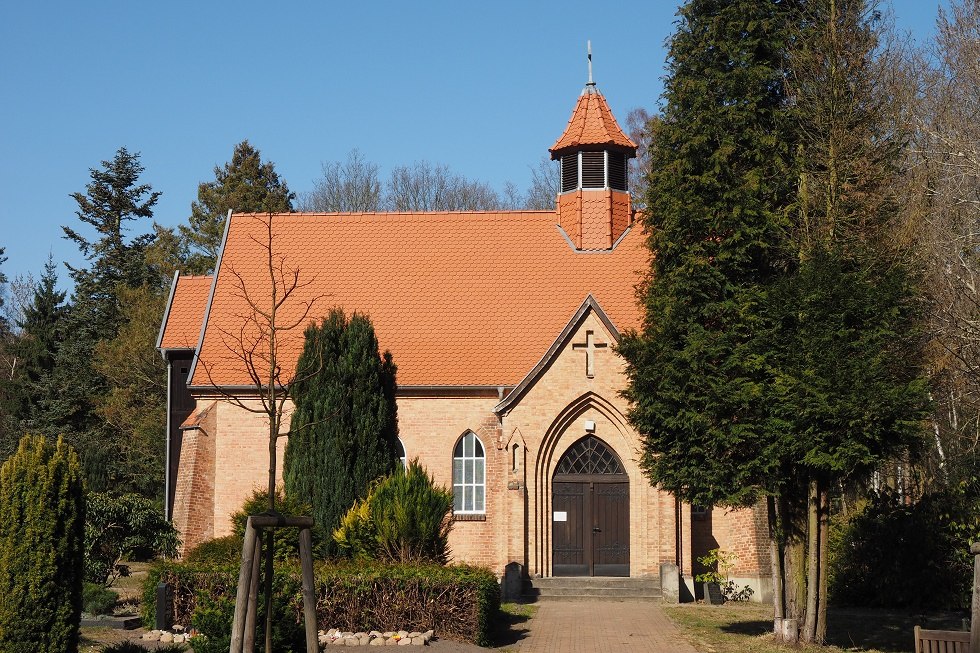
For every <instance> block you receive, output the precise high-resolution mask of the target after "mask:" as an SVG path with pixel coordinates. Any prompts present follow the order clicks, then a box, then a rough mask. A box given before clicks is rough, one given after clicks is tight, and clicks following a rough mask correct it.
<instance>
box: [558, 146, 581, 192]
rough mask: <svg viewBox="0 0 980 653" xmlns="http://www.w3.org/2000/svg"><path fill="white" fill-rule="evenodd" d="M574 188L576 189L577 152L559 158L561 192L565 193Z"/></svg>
mask: <svg viewBox="0 0 980 653" xmlns="http://www.w3.org/2000/svg"><path fill="white" fill-rule="evenodd" d="M576 188H578V152H572V153H571V154H566V155H564V156H562V158H561V192H563V193H567V192H568V191H570V190H575V189H576Z"/></svg>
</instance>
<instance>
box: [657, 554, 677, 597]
mask: <svg viewBox="0 0 980 653" xmlns="http://www.w3.org/2000/svg"><path fill="white" fill-rule="evenodd" d="M660 592H661V593H662V595H663V601H664V603H679V602H680V597H681V576H680V572H679V570H678V569H677V565H675V564H674V563H672V562H663V563H661V564H660Z"/></svg>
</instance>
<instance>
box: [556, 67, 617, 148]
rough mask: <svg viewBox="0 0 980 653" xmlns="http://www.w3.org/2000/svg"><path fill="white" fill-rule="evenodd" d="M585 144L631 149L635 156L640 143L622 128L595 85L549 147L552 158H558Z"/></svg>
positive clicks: (586, 91)
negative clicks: (635, 141) (562, 132)
mask: <svg viewBox="0 0 980 653" xmlns="http://www.w3.org/2000/svg"><path fill="white" fill-rule="evenodd" d="M583 145H586V146H588V145H605V146H612V147H616V148H625V149H629V150H631V152H633V153H635V151H636V143H634V142H633V141H632V140H630V138H629V136H627V135H626V134H624V133H623V130H622V129H620V128H619V123H617V122H616V118H614V117H613V114H612V111H610V110H609V105H608V104H607V103H606V98H605V97H603V95H602V93H600V92H599V90H598V89H597V88H596V87H595V86H594V85H591V86H586V87H585V90H584V91H582V95H581V96H579V99H578V104H576V105H575V110H574V111H572V117H571V118H569V119H568V126H567V127H565V133H564V134H562V135H561V137H560V138H559V139H558V140H557V141H555V144H554V145H552V146H551V147H550V148H549V151H550V152H551V158H553V159H554V158H558V156H560V155H561V153H562V151H563V150H567V149H570V148H577V147H581V146H583ZM631 156H632V154H631Z"/></svg>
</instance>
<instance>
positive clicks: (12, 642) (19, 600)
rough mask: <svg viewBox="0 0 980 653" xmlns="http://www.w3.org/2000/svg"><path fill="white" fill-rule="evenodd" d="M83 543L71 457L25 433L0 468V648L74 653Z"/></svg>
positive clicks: (81, 505)
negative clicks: (14, 451)
mask: <svg viewBox="0 0 980 653" xmlns="http://www.w3.org/2000/svg"><path fill="white" fill-rule="evenodd" d="M84 539H85V495H84V486H83V481H82V472H81V468H80V467H79V464H78V456H77V455H76V454H75V452H74V451H73V450H72V448H71V447H69V446H68V445H67V444H66V443H65V442H64V441H63V440H62V439H61V438H58V441H57V443H56V444H55V445H53V446H52V445H51V444H49V443H48V442H47V441H46V440H45V439H44V438H41V437H32V436H29V435H28V436H25V437H24V438H23V439H22V440H21V441H20V446H19V447H18V449H17V453H15V454H14V455H13V456H11V457H10V458H9V459H7V461H6V462H5V463H3V466H2V467H0V651H18V652H20V651H24V652H29V653H66V652H67V653H75V652H76V651H77V650H78V636H79V633H78V625H79V621H80V620H81V614H82V565H83V558H82V547H83V543H84Z"/></svg>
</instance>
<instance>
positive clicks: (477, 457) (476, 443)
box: [453, 431, 487, 513]
mask: <svg viewBox="0 0 980 653" xmlns="http://www.w3.org/2000/svg"><path fill="white" fill-rule="evenodd" d="M486 468H487V459H486V454H485V453H484V449H483V443H482V442H480V439H479V438H478V437H476V433H474V432H473V431H467V432H466V433H464V434H463V437H461V438H460V439H459V441H457V442H456V448H455V450H453V512H457V513H484V512H486V487H487V486H486Z"/></svg>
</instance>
